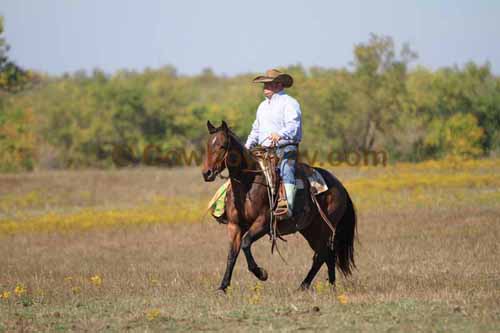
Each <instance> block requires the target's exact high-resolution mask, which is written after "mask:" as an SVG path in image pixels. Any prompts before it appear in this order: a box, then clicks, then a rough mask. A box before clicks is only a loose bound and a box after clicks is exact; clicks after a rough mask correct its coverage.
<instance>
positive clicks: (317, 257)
mask: <svg viewBox="0 0 500 333" xmlns="http://www.w3.org/2000/svg"><path fill="white" fill-rule="evenodd" d="M325 257H326V254H325V253H324V252H323V251H322V252H319V253H318V252H316V253H314V257H313V262H312V266H311V269H310V270H309V273H307V276H306V278H305V279H304V281H302V283H301V284H300V289H301V290H306V289H309V287H310V286H311V283H312V281H313V280H314V277H315V276H316V274H317V273H318V271H319V269H320V268H321V266H323V263H324V262H325Z"/></svg>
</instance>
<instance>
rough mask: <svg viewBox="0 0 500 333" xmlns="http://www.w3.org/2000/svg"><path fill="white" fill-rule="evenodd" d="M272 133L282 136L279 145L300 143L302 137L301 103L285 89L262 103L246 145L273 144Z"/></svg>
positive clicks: (267, 145) (266, 145)
mask: <svg viewBox="0 0 500 333" xmlns="http://www.w3.org/2000/svg"><path fill="white" fill-rule="evenodd" d="M271 133H277V134H279V135H280V136H281V140H280V141H279V142H278V146H281V145H285V144H289V143H299V142H300V140H301V139H302V113H301V111H300V105H299V103H298V102H297V100H296V99H295V98H293V97H291V96H288V95H287V94H285V92H284V91H283V90H282V91H280V92H279V93H275V94H273V95H272V96H271V98H266V99H265V100H264V101H262V103H260V105H259V107H258V108H257V116H256V119H255V121H254V123H253V125H252V131H251V132H250V135H249V136H248V139H247V142H246V143H245V147H247V148H250V147H252V146H254V145H257V144H260V145H262V146H265V147H269V146H271V141H270V140H269V139H268V137H269V135H270V134H271Z"/></svg>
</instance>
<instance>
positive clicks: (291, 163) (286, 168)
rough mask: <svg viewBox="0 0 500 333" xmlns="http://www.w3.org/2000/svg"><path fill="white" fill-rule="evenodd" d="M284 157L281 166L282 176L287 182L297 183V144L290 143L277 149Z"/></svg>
mask: <svg viewBox="0 0 500 333" xmlns="http://www.w3.org/2000/svg"><path fill="white" fill-rule="evenodd" d="M277 153H278V156H279V157H282V158H281V162H280V165H279V166H278V167H279V170H280V175H281V178H282V179H283V183H285V184H293V185H295V163H296V162H297V146H293V145H289V146H284V147H282V148H278V150H277Z"/></svg>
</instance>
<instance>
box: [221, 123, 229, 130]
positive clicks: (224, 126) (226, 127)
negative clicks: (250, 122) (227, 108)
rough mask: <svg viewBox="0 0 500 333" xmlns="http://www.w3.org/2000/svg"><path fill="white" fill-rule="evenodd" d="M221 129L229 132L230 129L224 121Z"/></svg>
mask: <svg viewBox="0 0 500 333" xmlns="http://www.w3.org/2000/svg"><path fill="white" fill-rule="evenodd" d="M221 128H222V129H223V130H224V131H226V132H227V130H228V129H229V127H228V126H227V124H226V122H225V121H224V120H223V121H222V125H221Z"/></svg>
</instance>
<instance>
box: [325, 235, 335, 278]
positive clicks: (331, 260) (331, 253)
mask: <svg viewBox="0 0 500 333" xmlns="http://www.w3.org/2000/svg"><path fill="white" fill-rule="evenodd" d="M325 261H326V266H328V281H329V282H330V284H331V285H332V286H334V285H335V262H336V261H337V258H336V254H335V249H334V247H333V244H329V246H328V250H327V255H326V260H325Z"/></svg>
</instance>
